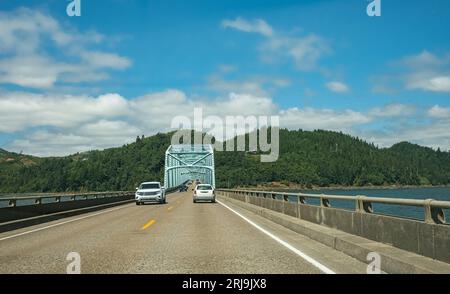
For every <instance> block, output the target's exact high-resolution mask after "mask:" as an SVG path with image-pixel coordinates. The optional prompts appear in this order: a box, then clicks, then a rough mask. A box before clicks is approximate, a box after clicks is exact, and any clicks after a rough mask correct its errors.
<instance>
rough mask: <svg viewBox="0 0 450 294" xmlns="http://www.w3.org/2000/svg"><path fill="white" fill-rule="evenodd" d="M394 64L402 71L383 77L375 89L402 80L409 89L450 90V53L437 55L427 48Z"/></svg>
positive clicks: (437, 91)
mask: <svg viewBox="0 0 450 294" xmlns="http://www.w3.org/2000/svg"><path fill="white" fill-rule="evenodd" d="M393 65H394V69H400V73H398V74H391V75H386V76H384V77H381V83H380V84H378V85H376V86H375V87H374V89H384V88H386V85H385V84H387V83H388V82H392V81H400V82H402V83H403V84H404V88H405V89H407V90H422V91H426V92H436V93H449V92H450V68H449V65H450V55H443V56H437V55H435V54H432V53H430V52H428V51H426V50H425V51H423V52H421V53H419V54H416V55H411V56H406V57H404V58H402V59H400V60H398V61H396V62H393ZM389 88H390V87H389Z"/></svg>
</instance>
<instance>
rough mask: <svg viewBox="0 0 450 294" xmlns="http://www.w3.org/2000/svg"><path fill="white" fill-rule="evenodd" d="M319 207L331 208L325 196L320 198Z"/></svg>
mask: <svg viewBox="0 0 450 294" xmlns="http://www.w3.org/2000/svg"><path fill="white" fill-rule="evenodd" d="M320 206H322V207H331V203H330V199H328V198H327V197H325V195H323V194H322V195H321V196H320Z"/></svg>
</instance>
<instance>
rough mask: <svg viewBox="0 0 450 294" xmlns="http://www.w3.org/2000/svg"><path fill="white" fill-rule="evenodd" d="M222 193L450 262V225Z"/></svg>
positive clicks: (232, 197)
mask: <svg viewBox="0 0 450 294" xmlns="http://www.w3.org/2000/svg"><path fill="white" fill-rule="evenodd" d="M219 193H221V195H222V196H225V197H228V198H231V199H235V200H238V201H242V202H247V203H250V204H253V205H256V206H259V207H262V208H265V209H268V210H272V211H276V212H279V213H283V214H286V215H289V216H293V217H296V218H299V219H301V220H305V221H308V222H311V223H314V224H319V225H322V226H326V227H329V228H333V229H336V230H339V231H343V232H346V233H349V234H352V235H355V236H360V237H364V238H367V239H370V240H373V241H376V242H380V243H384V244H387V245H392V246H394V247H396V248H399V249H403V250H406V251H409V252H413V253H417V254H420V255H423V256H426V257H430V258H432V259H436V260H440V261H444V262H447V263H450V226H449V225H447V224H433V223H426V222H423V221H419V220H412V219H406V218H400V217H393V216H386V215H378V214H373V213H365V212H364V211H363V210H359V211H349V210H344V209H339V208H330V207H326V206H324V205H322V206H314V205H308V204H302V203H292V202H288V201H282V200H275V199H272V198H268V195H270V194H267V195H266V197H265V198H264V197H255V196H249V197H248V198H247V199H248V201H245V198H244V199H243V198H242V194H240V195H237V194H235V193H232V192H230V191H228V192H227V193H222V192H221V191H219ZM252 195H255V194H252ZM271 217H272V216H271ZM330 242H331V241H330Z"/></svg>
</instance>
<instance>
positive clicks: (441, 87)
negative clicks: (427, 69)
mask: <svg viewBox="0 0 450 294" xmlns="http://www.w3.org/2000/svg"><path fill="white" fill-rule="evenodd" d="M406 87H407V88H408V89H420V90H425V91H431V92H445V93H449V92H450V76H435V75H433V74H416V75H411V76H409V77H408V78H407V81H406Z"/></svg>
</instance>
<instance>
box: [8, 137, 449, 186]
mask: <svg viewBox="0 0 450 294" xmlns="http://www.w3.org/2000/svg"><path fill="white" fill-rule="evenodd" d="M170 138H171V134H157V135H155V136H152V137H149V138H143V139H141V138H139V139H137V140H136V142H135V143H133V144H128V145H124V146H122V147H120V148H113V149H108V150H104V151H91V152H86V153H80V154H75V155H72V156H68V157H63V158H36V157H30V156H24V155H19V154H14V153H9V152H6V151H4V150H0V192H37V191H43V192H47V191H108V190H133V189H134V187H136V185H137V184H138V183H139V182H142V181H146V180H161V181H162V180H163V172H164V152H165V150H166V149H167V147H168V146H169V144H170ZM215 159H216V180H217V186H219V187H234V186H244V185H247V186H249V185H257V184H263V183H271V182H285V183H296V184H300V185H303V186H305V187H311V186H330V185H343V186H367V185H392V184H396V185H446V184H450V153H449V152H441V151H440V150H437V151H434V150H432V149H430V148H425V147H420V146H417V145H413V144H409V143H399V144H396V145H394V146H392V147H391V148H389V149H381V148H377V147H376V146H374V145H373V144H368V143H366V142H364V141H362V140H360V139H358V138H354V137H351V136H348V135H344V134H341V133H335V132H329V131H314V132H307V131H288V130H281V131H280V158H279V160H278V161H277V162H274V163H261V162H260V161H259V156H258V155H257V154H255V153H248V152H216V153H215Z"/></svg>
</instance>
